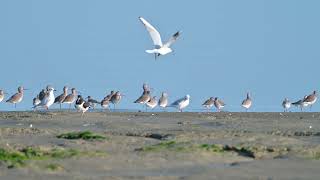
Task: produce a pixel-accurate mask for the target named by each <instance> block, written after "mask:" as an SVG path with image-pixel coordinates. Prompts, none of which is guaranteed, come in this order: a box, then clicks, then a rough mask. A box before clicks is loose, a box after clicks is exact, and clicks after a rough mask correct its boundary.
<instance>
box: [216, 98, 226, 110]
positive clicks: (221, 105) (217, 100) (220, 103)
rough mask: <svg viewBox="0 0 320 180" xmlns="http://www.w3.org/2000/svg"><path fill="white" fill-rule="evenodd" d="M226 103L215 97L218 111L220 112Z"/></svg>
mask: <svg viewBox="0 0 320 180" xmlns="http://www.w3.org/2000/svg"><path fill="white" fill-rule="evenodd" d="M225 105H226V104H225V103H224V102H223V101H222V100H220V99H218V98H217V97H216V98H214V106H215V107H216V109H217V111H218V112H220V111H221V110H222V109H223V108H224V106H225Z"/></svg>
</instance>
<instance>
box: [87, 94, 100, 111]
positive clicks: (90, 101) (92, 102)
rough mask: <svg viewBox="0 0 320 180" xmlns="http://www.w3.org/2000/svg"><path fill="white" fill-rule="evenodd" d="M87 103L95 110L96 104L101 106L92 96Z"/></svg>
mask: <svg viewBox="0 0 320 180" xmlns="http://www.w3.org/2000/svg"><path fill="white" fill-rule="evenodd" d="M87 102H88V103H89V104H90V107H92V108H93V109H94V108H95V107H96V104H100V102H99V101H97V100H95V99H93V98H92V97H91V96H88V97H87Z"/></svg>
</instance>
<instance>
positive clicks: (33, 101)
mask: <svg viewBox="0 0 320 180" xmlns="http://www.w3.org/2000/svg"><path fill="white" fill-rule="evenodd" d="M40 103H41V100H40V99H39V94H38V95H37V97H35V98H33V100H32V105H33V107H35V106H37V105H39V104H40Z"/></svg>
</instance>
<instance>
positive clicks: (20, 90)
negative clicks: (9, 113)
mask: <svg viewBox="0 0 320 180" xmlns="http://www.w3.org/2000/svg"><path fill="white" fill-rule="evenodd" d="M24 90H26V89H24V88H23V86H19V87H18V92H17V93H16V94H14V95H12V96H11V97H10V98H9V99H8V100H7V101H6V102H8V103H13V104H14V108H17V103H20V102H21V101H22V99H23V93H24Z"/></svg>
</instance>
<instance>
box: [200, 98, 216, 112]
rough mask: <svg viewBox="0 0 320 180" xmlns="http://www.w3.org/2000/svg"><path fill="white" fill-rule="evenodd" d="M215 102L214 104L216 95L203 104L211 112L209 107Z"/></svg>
mask: <svg viewBox="0 0 320 180" xmlns="http://www.w3.org/2000/svg"><path fill="white" fill-rule="evenodd" d="M213 104H214V97H210V98H209V99H207V100H206V101H205V102H204V103H203V104H202V106H203V107H205V108H206V109H207V111H208V112H209V109H210V108H211V107H212V106H213Z"/></svg>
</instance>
